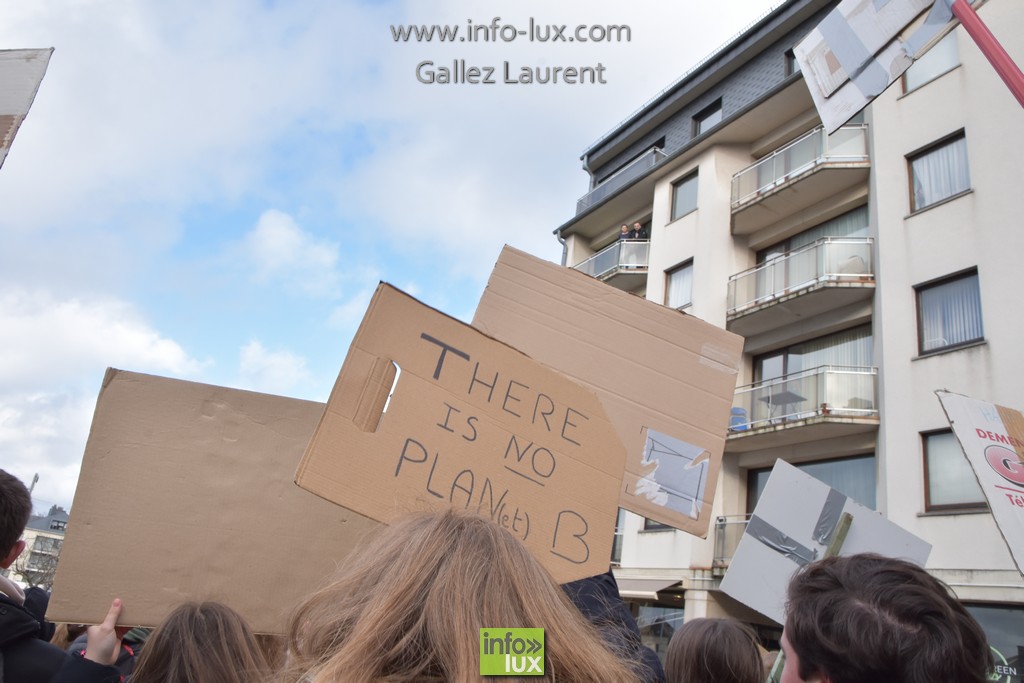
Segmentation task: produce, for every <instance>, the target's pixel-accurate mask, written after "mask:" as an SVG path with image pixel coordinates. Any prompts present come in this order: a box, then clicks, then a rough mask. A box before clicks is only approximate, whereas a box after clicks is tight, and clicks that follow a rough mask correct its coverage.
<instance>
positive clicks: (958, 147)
mask: <svg viewBox="0 0 1024 683" xmlns="http://www.w3.org/2000/svg"><path fill="white" fill-rule="evenodd" d="M907 161H908V162H909V163H910V189H911V192H910V210H911V211H920V210H921V209H924V208H926V207H929V206H931V205H932V204H935V203H937V202H941V201H942V200H944V199H949V198H950V197H954V196H956V195H958V194H960V193H961V192H966V191H967V190H969V189H971V177H970V174H969V173H968V170H967V139H966V138H965V137H964V134H963V133H959V134H958V135H956V136H954V137H952V138H949V139H947V140H945V141H943V142H940V143H938V144H936V145H934V146H933V147H930V148H929V149H926V150H924V151H923V152H920V153H918V154H914V155H911V156H909V157H907Z"/></svg>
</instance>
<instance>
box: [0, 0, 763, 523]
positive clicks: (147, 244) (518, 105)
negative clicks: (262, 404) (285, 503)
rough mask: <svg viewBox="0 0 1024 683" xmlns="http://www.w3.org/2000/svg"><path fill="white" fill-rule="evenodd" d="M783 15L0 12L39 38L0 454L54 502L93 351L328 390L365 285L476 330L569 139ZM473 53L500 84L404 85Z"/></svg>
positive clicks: (686, 2) (750, 9)
mask: <svg viewBox="0 0 1024 683" xmlns="http://www.w3.org/2000/svg"><path fill="white" fill-rule="evenodd" d="M778 4H779V2H778V0H732V1H730V2H729V3H709V2H697V1H696V0H676V1H675V2H653V1H651V0H635V1H634V2H632V3H629V4H628V5H627V4H626V3H624V2H610V1H608V0H588V1H587V2H577V1H572V2H570V1H563V2H559V3H551V2H549V1H546V2H539V1H536V0H515V1H511V0H503V1H502V0H498V1H492V2H487V3H483V2H480V1H479V0H477V1H476V2H473V1H471V0H432V1H431V2H429V3H428V2H426V1H425V0H419V1H412V0H406V1H401V0H361V1H360V0H288V1H287V2H284V1H281V0H262V1H256V2H242V1H241V0H203V1H202V2H199V1H197V0H184V1H182V2H173V3H169V2H163V1H158V0H70V1H69V0H33V1H32V2H23V1H22V0H0V16H3V21H2V22H0V49H16V48H41V47H53V48H54V53H53V56H52V57H51V60H50V64H49V68H48V70H47V73H46V75H45V77H44V78H43V81H42V84H41V86H40V88H39V92H38V94H37V96H36V99H35V102H34V104H33V105H32V108H31V110H30V111H29V115H28V117H27V119H26V120H25V122H24V123H23V124H22V126H21V129H20V131H19V132H18V134H17V137H16V138H15V140H14V143H13V144H12V146H11V149H10V153H9V154H8V156H7V159H6V161H5V162H4V164H3V167H2V168H0V468H3V469H5V470H7V471H9V472H11V473H12V474H14V475H16V476H18V477H20V478H21V479H22V480H23V481H25V482H26V483H30V482H31V480H32V478H33V475H35V474H38V475H39V481H38V483H37V484H36V485H35V489H34V491H33V496H34V500H35V507H36V510H37V512H45V511H46V510H47V509H48V508H49V507H50V505H53V504H56V505H61V506H63V507H64V508H66V509H70V508H71V505H72V500H73V496H74V491H75V485H76V482H77V478H78V472H79V469H80V465H81V460H82V454H83V452H84V449H85V443H86V439H87V437H88V432H89V425H90V422H91V420H92V413H93V410H94V408H95V403H96V397H97V394H98V392H99V389H100V382H101V380H102V378H103V374H104V372H105V370H106V368H107V367H116V368H120V369H124V370H133V371H138V372H146V373H151V374H157V375H162V376H166V377H175V378H180V379H186V380H193V381H200V382H207V383H211V384H218V385H223V386H229V387H236V388H240V389H249V390H254V391H263V392H269V393H274V394H280V395H285V396H291V397H296V398H304V399H310V400H316V401H326V400H327V397H328V395H329V393H330V389H331V386H332V385H333V382H334V380H335V378H336V377H337V374H338V371H339V370H340V368H341V364H342V362H343V361H344V358H345V354H346V352H347V349H348V345H349V342H350V341H351V339H352V336H353V335H354V333H355V330H356V328H357V327H358V324H359V321H360V320H361V319H362V316H363V313H364V312H365V310H366V306H367V304H368V302H369V299H370V296H371V295H372V293H373V291H374V289H375V288H376V286H377V284H378V282H379V281H385V282H389V283H391V284H393V285H395V286H397V287H399V288H401V289H403V290H405V291H407V292H409V293H410V294H412V295H414V296H416V297H417V298H419V299H420V300H421V301H423V302H425V303H427V304H429V305H430V306H433V307H435V308H437V309H440V310H441V311H444V312H445V313H448V314H449V315H452V316H454V317H456V318H459V319H462V320H464V321H469V320H470V319H471V318H472V315H473V311H474V310H475V308H476V304H477V301H478V300H479V298H480V295H481V294H482V292H483V288H484V285H485V284H486V281H487V277H488V275H489V274H490V271H491V268H492V267H493V265H494V262H495V260H496V259H497V257H498V254H499V252H500V250H501V248H502V246H503V245H504V244H510V245H512V246H514V247H517V248H519V249H522V250H524V251H527V252H529V253H531V254H534V255H536V256H538V257H540V258H544V259H547V260H549V261H554V262H558V261H559V260H560V258H561V246H560V245H559V243H558V242H557V240H556V239H555V237H554V235H553V234H552V233H553V231H554V230H555V228H557V227H558V226H559V225H561V224H562V223H564V222H565V221H566V220H568V219H569V218H571V217H572V215H573V213H574V211H575V206H576V200H577V199H578V198H579V197H580V196H582V195H583V194H585V193H586V192H587V190H588V182H589V177H588V175H587V174H586V172H585V171H583V170H582V169H581V162H580V156H581V154H582V152H583V150H584V149H586V148H587V147H588V146H589V145H590V144H592V143H593V142H595V141H596V140H597V139H599V138H600V137H601V136H602V135H604V134H605V133H607V132H609V131H610V130H611V129H612V128H613V127H615V126H616V125H617V124H618V123H619V122H621V121H622V120H624V119H625V118H626V117H628V116H629V115H630V114H632V113H633V112H634V111H635V110H637V109H638V108H639V107H640V106H641V105H643V104H644V103H645V102H646V101H648V100H649V99H651V98H652V97H654V96H655V95H657V94H658V93H659V92H660V91H661V90H662V89H664V88H665V87H667V86H669V85H670V84H671V83H672V82H673V81H675V80H676V79H677V78H678V77H680V76H681V75H682V74H683V73H684V72H685V71H686V70H687V69H689V68H690V67H692V66H693V65H694V64H696V63H697V62H698V61H699V60H700V59H702V58H703V57H705V56H707V55H708V54H710V53H711V52H713V51H715V50H716V49H717V48H719V47H720V46H722V45H723V44H724V43H726V42H727V41H729V40H730V39H731V38H732V37H734V36H735V35H736V34H737V33H738V32H740V31H741V30H742V29H744V28H745V27H746V26H748V25H749V24H750V23H751V22H753V21H754V20H756V19H758V18H759V17H760V16H762V15H763V14H764V13H765V12H766V11H768V10H769V9H771V7H773V6H777V5H778ZM531 19H532V20H533V22H534V25H535V26H537V27H539V29H540V30H539V32H538V34H537V35H538V39H536V40H532V41H531V40H530V39H529V38H530V36H529V34H528V35H526V36H517V37H516V38H515V39H514V40H511V41H506V40H502V39H501V35H505V36H506V37H508V36H510V35H511V31H512V29H504V28H503V27H504V26H506V25H508V26H514V27H515V29H517V30H518V29H522V30H527V31H528V30H529V26H530V20H531ZM470 23H471V24H473V25H486V26H491V25H492V24H493V25H494V26H496V29H495V33H497V39H496V40H484V37H485V34H486V35H487V36H488V37H490V30H484V29H479V30H475V31H474V34H473V35H474V36H475V38H476V40H467V41H462V42H459V41H457V40H456V41H455V42H442V41H440V39H439V38H438V37H437V36H435V37H434V38H433V40H430V41H427V40H421V41H416V40H415V39H410V40H408V41H402V40H397V41H396V40H395V38H394V33H393V30H392V26H396V27H397V26H404V25H424V26H430V25H435V24H436V25H451V26H453V27H454V26H458V27H459V31H460V32H461V34H460V36H461V37H466V35H467V31H468V26H469V24H470ZM562 25H565V26H566V27H567V28H566V30H565V32H564V33H563V35H565V36H567V37H569V36H572V35H573V33H574V30H575V27H576V26H579V25H585V26H587V27H593V26H598V27H606V26H628V27H629V31H628V35H629V39H628V40H625V39H621V40H618V41H616V40H605V41H587V42H583V41H572V42H568V41H559V42H552V41H550V40H549V41H546V42H545V41H541V40H540V39H539V38H540V37H543V36H544V35H548V36H551V35H553V34H554V33H556V32H557V30H556V31H552V30H551V29H549V28H548V27H549V26H555V27H559V26H562ZM624 34H625V32H624V31H619V32H618V35H620V36H621V35H624ZM584 35H586V34H584ZM595 35H597V34H595ZM461 60H465V61H464V64H465V66H466V67H467V68H468V67H472V66H477V67H481V68H483V67H494V68H495V72H494V76H493V78H494V80H495V81H496V82H495V83H493V84H484V83H479V84H471V83H437V82H434V83H422V82H420V80H419V79H418V78H417V65H419V64H421V63H423V62H432V63H433V66H430V65H425V66H424V67H422V69H421V71H420V76H421V77H422V78H423V79H424V80H429V77H430V74H429V72H430V71H431V70H434V71H435V73H437V72H438V71H439V69H437V67H441V66H444V67H446V68H451V67H452V65H453V64H454V63H456V62H458V63H459V64H462V63H463V62H462V61H461ZM505 62H508V64H509V71H510V73H511V74H513V75H515V74H518V73H519V71H520V68H521V67H547V66H552V67H553V66H563V67H571V66H575V67H586V66H589V67H596V66H597V65H599V64H600V65H602V66H603V67H604V69H603V71H602V75H603V78H604V80H605V82H604V83H585V84H575V85H573V84H565V83H558V84H539V83H532V84H520V83H516V84H505V83H503V82H502V81H503V69H504V67H503V64H504V63H505Z"/></svg>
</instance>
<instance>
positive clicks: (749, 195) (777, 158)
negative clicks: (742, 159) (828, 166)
mask: <svg viewBox="0 0 1024 683" xmlns="http://www.w3.org/2000/svg"><path fill="white" fill-rule="evenodd" d="M866 128H867V126H866V125H865V124H853V125H848V126H843V127H842V128H840V129H839V130H837V131H836V132H835V133H833V134H832V135H831V136H827V135H825V129H824V128H823V127H820V128H815V129H814V130H811V131H809V132H808V133H805V134H804V135H802V136H801V137H799V138H797V139H796V140H793V141H792V142H790V143H789V144H787V145H785V146H783V147H780V148H779V149H777V150H775V151H774V152H772V153H771V154H769V155H768V156H767V157H765V158H763V159H761V160H760V161H758V162H757V163H755V164H753V165H751V166H748V167H747V168H745V169H743V170H742V171H740V172H739V173H737V174H736V175H734V176H733V178H732V208H733V209H736V208H737V207H739V206H741V205H742V204H745V203H747V202H749V201H753V200H754V199H756V198H757V197H758V196H760V195H762V194H765V193H766V192H768V191H770V190H772V189H774V188H776V187H778V186H780V185H782V184H784V183H786V182H787V181H789V180H790V179H791V178H793V177H795V176H798V175H800V174H802V173H804V172H805V171H807V170H809V169H811V168H813V167H814V166H817V165H819V164H822V163H826V162H829V161H832V162H859V161H867V159H868V154H867V134H866V133H867V131H866Z"/></svg>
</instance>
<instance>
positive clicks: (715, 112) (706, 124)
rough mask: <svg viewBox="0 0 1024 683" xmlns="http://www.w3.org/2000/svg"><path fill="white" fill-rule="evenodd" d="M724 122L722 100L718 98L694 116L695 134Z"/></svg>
mask: <svg viewBox="0 0 1024 683" xmlns="http://www.w3.org/2000/svg"><path fill="white" fill-rule="evenodd" d="M721 122H722V100H721V99H719V100H717V101H716V102H715V103H714V104H712V105H711V106H710V107H707V108H706V109H704V110H703V111H701V112H700V113H699V114H697V115H696V116H694V117H693V134H694V135H695V136H696V135H700V134H701V133H705V132H707V131H709V130H711V129H712V128H714V127H715V126H717V125H718V124H719V123H721Z"/></svg>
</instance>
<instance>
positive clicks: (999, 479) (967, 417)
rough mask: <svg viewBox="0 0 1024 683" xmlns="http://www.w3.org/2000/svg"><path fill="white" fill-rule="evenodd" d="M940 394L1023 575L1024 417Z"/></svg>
mask: <svg viewBox="0 0 1024 683" xmlns="http://www.w3.org/2000/svg"><path fill="white" fill-rule="evenodd" d="M935 393H936V394H938V396H939V401H940V402H941V403H942V408H943V410H945V411H946V417H947V418H949V424H950V425H952V427H953V433H954V434H956V438H957V440H958V441H959V442H960V447H961V448H962V449H963V451H964V454H965V455H966V456H967V460H968V461H969V462H970V463H971V467H972V468H973V469H974V474H975V476H976V477H977V478H978V483H979V484H980V485H981V490H982V491H984V492H985V499H986V500H987V501H988V506H989V508H990V509H991V510H992V518H993V519H994V520H995V522H996V526H998V527H999V533H1001V534H1002V535H1003V540H1005V541H1006V545H1007V547H1009V549H1010V554H1011V555H1012V556H1013V561H1014V563H1016V565H1017V571H1020V572H1022V573H1024V414H1021V412H1020V411H1019V410H1014V409H1013V408H1004V407H1003V406H998V405H995V404H993V403H987V402H985V401H979V400H977V399H973V398H968V397H967V396H962V395H960V394H951V393H948V392H945V391H937V392H935Z"/></svg>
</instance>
